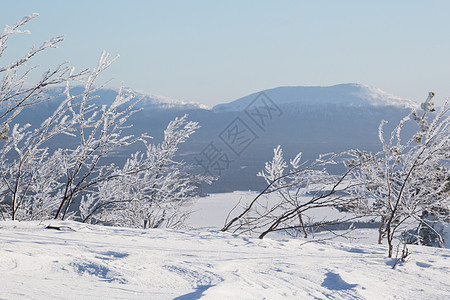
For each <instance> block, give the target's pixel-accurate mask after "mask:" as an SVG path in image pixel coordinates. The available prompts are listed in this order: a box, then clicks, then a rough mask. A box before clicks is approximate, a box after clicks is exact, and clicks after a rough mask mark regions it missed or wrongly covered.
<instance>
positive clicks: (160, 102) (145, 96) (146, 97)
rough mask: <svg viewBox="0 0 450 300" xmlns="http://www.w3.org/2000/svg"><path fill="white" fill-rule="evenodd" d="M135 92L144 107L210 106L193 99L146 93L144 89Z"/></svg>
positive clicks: (206, 108)
mask: <svg viewBox="0 0 450 300" xmlns="http://www.w3.org/2000/svg"><path fill="white" fill-rule="evenodd" d="M133 93H134V94H135V95H136V97H137V98H138V99H141V100H140V104H139V105H140V106H142V107H144V108H149V107H152V106H157V107H159V108H162V109H179V110H184V109H189V110H190V109H205V110H209V109H210V108H209V107H208V106H206V105H204V104H201V103H199V102H193V101H183V100H178V99H173V98H169V97H166V96H160V95H155V94H151V93H146V92H143V91H138V90H134V91H133Z"/></svg>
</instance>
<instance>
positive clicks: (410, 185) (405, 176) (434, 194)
mask: <svg viewBox="0 0 450 300" xmlns="http://www.w3.org/2000/svg"><path fill="white" fill-rule="evenodd" d="M433 96H434V94H433V93H430V95H429V97H428V99H427V100H426V102H425V103H424V104H422V109H423V113H422V115H419V113H417V112H416V111H415V110H413V111H412V112H411V114H410V115H408V116H407V117H405V118H404V119H403V120H402V121H400V123H399V124H398V125H397V126H396V128H395V129H394V130H393V131H392V132H391V134H390V135H389V138H388V139H385V133H384V126H385V124H386V122H385V121H383V122H382V123H381V125H380V127H379V139H380V142H381V144H382V146H383V150H382V151H381V152H379V153H377V154H375V155H372V154H368V153H366V152H359V156H358V158H357V159H354V160H353V161H351V162H349V165H350V166H352V165H354V163H357V164H358V165H360V167H359V168H358V169H357V171H356V172H354V174H355V178H356V180H357V181H358V182H361V183H363V184H362V185H361V186H360V192H361V193H364V194H366V195H367V199H368V200H367V201H366V202H365V204H364V205H362V206H359V207H358V208H357V209H359V212H362V213H363V214H371V215H375V216H379V217H380V220H381V224H380V227H379V243H381V242H382V241H383V239H384V238H385V237H386V238H387V242H388V246H389V257H392V254H393V239H394V238H395V236H396V233H398V232H400V231H405V230H408V229H411V227H413V226H414V224H417V223H418V224H419V226H418V231H419V232H418V234H419V235H420V230H423V229H424V228H426V230H428V231H431V232H433V233H434V234H435V236H436V238H437V243H438V244H439V245H440V246H443V240H442V237H441V236H440V234H439V232H438V231H437V230H436V229H435V228H434V226H433V223H436V222H440V221H444V222H445V221H446V222H448V212H449V209H450V207H449V199H450V196H449V189H448V187H449V178H450V173H449V170H448V162H449V161H448V158H449V157H448V156H449V153H450V144H449V142H450V122H449V121H450V117H449V115H448V112H449V109H450V108H449V105H448V102H447V101H446V102H445V104H444V106H443V107H442V108H441V109H440V110H439V111H438V112H436V113H435V115H434V118H431V117H432V115H431V113H432V112H434V108H433V105H432V102H431V99H432V97H433ZM411 120H413V121H415V122H416V123H417V124H418V125H419V130H418V131H417V132H416V133H415V134H414V135H413V136H411V137H410V138H407V139H406V140H405V141H403V140H402V137H403V136H402V129H403V128H404V126H405V124H406V123H407V122H409V121H411ZM430 216H432V218H430ZM445 219H446V220H445Z"/></svg>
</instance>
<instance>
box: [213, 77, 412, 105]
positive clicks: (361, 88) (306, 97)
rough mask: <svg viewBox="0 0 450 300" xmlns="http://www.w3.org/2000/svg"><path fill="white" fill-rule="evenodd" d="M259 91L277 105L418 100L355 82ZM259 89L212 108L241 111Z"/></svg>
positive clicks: (407, 102)
mask: <svg viewBox="0 0 450 300" xmlns="http://www.w3.org/2000/svg"><path fill="white" fill-rule="evenodd" d="M262 92H264V93H265V94H266V95H267V96H268V97H269V98H270V99H271V100H272V101H274V102H275V103H276V104H277V105H288V106H294V105H301V106H310V107H311V106H324V105H333V106H345V107H355V108H362V107H387V106H394V107H397V108H418V104H417V103H415V102H414V101H411V100H409V99H404V98H401V97H397V96H394V95H391V94H389V93H386V92H384V91H382V90H381V89H379V88H375V87H371V86H368V85H364V84H357V83H345V84H338V85H334V86H286V87H277V88H273V89H268V90H264V91H262ZM259 93H261V92H257V93H253V94H250V95H248V96H245V97H242V98H239V99H237V100H235V101H232V102H230V103H225V104H219V105H216V106H214V107H213V111H214V112H233V111H235V112H236V111H242V110H244V109H245V107H247V106H248V105H249V104H250V103H251V101H253V99H255V97H256V96H257V95H258V94H259Z"/></svg>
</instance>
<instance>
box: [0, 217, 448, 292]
mask: <svg viewBox="0 0 450 300" xmlns="http://www.w3.org/2000/svg"><path fill="white" fill-rule="evenodd" d="M49 224H51V225H52V226H59V227H61V230H60V231H57V230H53V229H46V226H47V225H49ZM369 231H370V230H362V231H360V232H359V233H360V235H361V236H366V237H367V236H370V232H369ZM372 231H373V232H374V233H375V230H372ZM410 253H411V255H410V259H409V261H408V262H407V263H406V264H404V265H400V266H398V267H397V268H396V269H394V270H393V269H392V268H391V265H392V260H390V259H388V258H386V249H385V246H383V245H376V244H365V243H364V242H361V241H356V242H355V241H354V242H351V241H347V242H339V241H327V242H319V243H307V244H304V243H303V241H301V240H273V239H264V240H259V239H256V238H250V237H242V236H234V235H231V234H226V233H221V232H217V231H211V230H210V231H199V230H189V231H184V232H182V231H173V230H160V229H155V230H139V229H127V228H112V227H103V226H93V225H85V224H81V223H76V222H58V221H47V222H42V223H39V222H21V223H19V222H12V221H7V222H1V223H0V274H1V275H0V276H1V277H0V298H1V299H178V300H180V299H184V300H187V299H199V298H201V299H394V298H395V299H448V297H449V295H450V278H449V276H448V274H449V272H450V251H449V250H448V249H438V248H430V247H421V246H410Z"/></svg>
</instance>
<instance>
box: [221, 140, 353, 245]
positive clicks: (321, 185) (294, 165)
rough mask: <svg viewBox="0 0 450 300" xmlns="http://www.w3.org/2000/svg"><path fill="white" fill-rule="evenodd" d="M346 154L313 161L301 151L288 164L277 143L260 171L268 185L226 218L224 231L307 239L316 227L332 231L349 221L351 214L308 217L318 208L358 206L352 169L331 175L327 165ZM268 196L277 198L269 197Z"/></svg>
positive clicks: (332, 163) (341, 158)
mask: <svg viewBox="0 0 450 300" xmlns="http://www.w3.org/2000/svg"><path fill="white" fill-rule="evenodd" d="M347 155H349V153H347V152H345V153H340V154H325V155H321V156H320V157H319V158H318V159H316V160H315V161H313V162H311V163H307V162H303V163H302V162H301V153H299V154H298V155H297V156H296V157H295V158H294V159H292V160H290V162H289V166H288V163H287V162H286V161H285V159H284V158H283V154H282V149H281V147H280V146H278V147H277V148H275V149H274V156H273V159H272V161H270V162H267V163H266V166H265V169H264V170H263V171H261V172H259V173H258V176H260V177H262V178H264V180H265V181H266V183H267V187H266V188H265V189H264V190H263V191H262V192H261V193H259V194H258V195H257V196H256V197H255V198H254V199H253V200H252V201H251V202H250V203H249V204H248V205H246V206H245V207H244V209H243V211H242V212H241V213H239V214H238V215H237V216H235V217H233V218H231V220H227V221H226V224H225V226H224V227H223V228H222V231H232V232H237V233H257V234H258V235H259V238H261V239H262V238H264V236H266V235H267V234H268V233H270V232H276V231H284V232H286V233H288V234H290V235H294V236H297V235H299V234H301V235H303V236H304V237H305V238H306V237H308V232H310V231H311V230H313V229H317V228H320V229H328V230H331V228H332V226H335V225H337V224H341V223H343V222H346V221H349V220H350V219H351V218H352V217H350V218H345V217H344V219H342V218H340V219H325V220H312V221H310V220H308V217H309V216H310V214H309V213H311V212H314V211H315V210H318V209H324V208H328V209H337V208H339V207H342V206H352V205H353V206H354V205H357V204H356V202H357V201H358V198H356V197H349V195H350V194H353V191H354V189H355V186H354V184H353V183H352V182H351V181H350V180H349V179H350V176H349V175H350V174H351V171H352V170H348V171H347V172H345V173H344V174H341V175H332V174H330V173H329V172H328V171H327V168H326V167H329V166H331V165H335V164H338V163H340V162H342V160H343V158H344V157H346V156H347ZM288 167H290V169H288ZM266 195H276V196H277V197H276V196H275V197H270V198H269V200H267V199H266V198H265V197H264V196H266ZM275 199H276V200H275Z"/></svg>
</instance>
